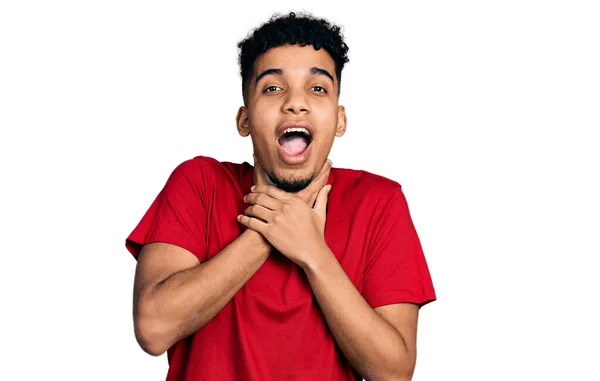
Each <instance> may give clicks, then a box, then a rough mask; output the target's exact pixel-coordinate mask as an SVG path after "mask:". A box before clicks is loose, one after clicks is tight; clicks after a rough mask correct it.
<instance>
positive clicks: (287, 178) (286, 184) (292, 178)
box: [269, 169, 316, 193]
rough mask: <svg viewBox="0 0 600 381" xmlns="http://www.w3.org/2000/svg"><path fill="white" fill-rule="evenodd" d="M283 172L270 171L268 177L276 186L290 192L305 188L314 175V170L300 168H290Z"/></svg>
mask: <svg viewBox="0 0 600 381" xmlns="http://www.w3.org/2000/svg"><path fill="white" fill-rule="evenodd" d="M283 172H285V173H280V172H279V171H278V173H276V172H275V171H272V172H271V173H269V178H270V180H271V182H272V183H273V184H274V185H275V186H276V187H278V188H280V189H282V190H284V191H286V192H290V193H296V192H299V191H301V190H302V189H304V188H306V187H307V186H308V185H309V184H310V183H311V182H312V181H313V179H314V178H315V175H316V173H315V171H308V170H301V169H291V170H285V171H283Z"/></svg>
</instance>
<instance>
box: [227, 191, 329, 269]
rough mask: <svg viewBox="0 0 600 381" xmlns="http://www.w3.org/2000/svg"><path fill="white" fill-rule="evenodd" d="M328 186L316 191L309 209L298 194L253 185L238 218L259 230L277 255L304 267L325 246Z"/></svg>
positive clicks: (311, 261)
mask: <svg viewBox="0 0 600 381" xmlns="http://www.w3.org/2000/svg"><path fill="white" fill-rule="evenodd" d="M330 190H331V185H325V186H324V187H323V188H321V190H320V191H319V193H318V195H317V199H316V202H315V205H314V207H313V208H311V207H310V206H309V205H307V203H306V202H305V201H304V200H302V199H301V198H300V197H299V196H297V195H295V194H293V193H288V192H285V191H283V190H281V189H279V188H277V187H275V186H272V185H266V184H261V185H256V186H255V187H254V190H253V191H252V193H250V194H248V195H246V197H244V201H245V202H246V203H248V204H252V205H250V206H249V207H248V208H247V209H246V210H245V212H244V213H245V215H240V216H238V221H239V222H240V223H241V224H242V225H244V226H246V227H248V228H249V229H252V230H255V231H257V232H259V233H261V234H262V235H263V236H264V237H265V238H266V239H267V240H268V241H269V242H270V243H271V244H272V245H273V246H274V247H275V248H276V249H277V250H278V251H279V252H280V253H281V254H283V255H285V256H286V257H288V258H289V259H290V260H292V261H294V262H295V263H297V264H298V265H299V266H301V267H303V268H305V267H306V266H310V264H312V263H313V262H314V260H315V259H316V255H317V253H319V252H321V251H322V250H323V249H326V248H327V244H326V243H325V238H324V231H325V219H326V207H327V199H328V195H329V191H330Z"/></svg>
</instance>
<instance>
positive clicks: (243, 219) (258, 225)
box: [237, 214, 268, 235]
mask: <svg viewBox="0 0 600 381" xmlns="http://www.w3.org/2000/svg"><path fill="white" fill-rule="evenodd" d="M237 220H238V222H239V223H240V224H242V225H244V226H246V227H247V228H249V229H252V230H255V231H257V232H259V233H261V234H262V235H264V233H266V232H267V229H268V225H267V224H266V223H264V222H262V221H261V220H259V219H258V218H254V217H248V216H245V215H243V214H240V215H239V216H237Z"/></svg>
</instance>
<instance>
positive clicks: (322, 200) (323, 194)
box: [313, 184, 331, 216]
mask: <svg viewBox="0 0 600 381" xmlns="http://www.w3.org/2000/svg"><path fill="white" fill-rule="evenodd" d="M330 191H331V184H329V185H325V186H324V187H323V188H321V190H320V191H319V194H318V195H317V201H316V202H315V207H314V208H313V210H314V211H315V212H317V214H318V215H320V216H324V215H325V214H326V209H327V200H328V199H329V192H330Z"/></svg>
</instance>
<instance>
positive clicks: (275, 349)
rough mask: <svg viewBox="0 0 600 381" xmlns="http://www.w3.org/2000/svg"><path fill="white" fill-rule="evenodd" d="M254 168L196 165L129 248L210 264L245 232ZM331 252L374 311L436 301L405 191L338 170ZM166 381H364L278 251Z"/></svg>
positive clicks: (175, 180) (183, 167)
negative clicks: (171, 249)
mask: <svg viewBox="0 0 600 381" xmlns="http://www.w3.org/2000/svg"><path fill="white" fill-rule="evenodd" d="M252 172H253V167H252V166H251V165H250V164H248V163H246V162H244V163H242V164H236V163H230V162H219V161H217V160H215V159H212V158H209V157H204V156H198V157H195V158H192V159H189V160H186V161H184V162H182V163H181V164H180V165H178V166H177V167H176V168H175V169H174V171H173V172H172V173H171V175H170V176H169V178H168V180H167V181H166V184H165V186H164V188H163V189H162V191H161V192H160V193H159V194H158V196H157V197H156V199H155V200H154V202H153V203H152V204H151V206H150V208H149V209H148V211H147V212H146V213H145V215H144V216H143V218H142V219H141V221H140V222H139V224H138V225H137V227H136V228H135V229H134V230H133V231H132V232H131V234H130V235H129V237H128V238H127V240H126V247H127V249H128V250H129V252H130V253H132V254H133V256H134V257H135V258H136V259H137V256H138V254H139V251H140V249H141V245H144V244H146V243H149V242H156V241H158V242H167V243H171V244H174V245H177V246H181V247H183V248H185V249H187V250H189V251H190V252H192V253H193V254H194V255H196V257H198V259H199V260H200V262H206V261H207V260H209V259H210V258H212V257H213V256H215V255H216V254H217V253H219V251H221V250H222V249H223V248H225V247H226V246H227V245H228V244H229V243H231V242H232V241H233V240H235V239H236V238H237V237H238V236H239V235H240V234H241V233H242V232H243V231H244V229H245V227H244V226H243V225H241V224H239V223H238V221H237V220H236V216H237V215H238V214H243V212H244V210H245V208H246V207H247V205H246V204H245V203H244V201H243V200H242V198H243V196H244V195H246V194H248V193H250V187H251V186H252V185H253V180H252ZM327 183H328V184H332V189H331V192H330V193H329V199H328V202H327V221H326V226H325V242H326V243H327V244H328V246H329V248H330V249H331V251H332V252H333V253H334V254H335V256H336V258H337V259H338V261H339V263H340V264H341V266H342V267H343V269H344V271H345V272H346V274H347V275H348V277H349V278H350V279H351V280H352V283H353V284H354V286H355V287H356V288H357V290H358V291H359V292H360V294H361V295H362V296H363V297H364V298H365V300H366V301H367V303H368V304H369V305H371V307H373V308H375V307H378V306H381V305H385V304H391V303H398V302H411V303H416V304H419V305H421V306H422V305H424V304H426V303H428V302H431V301H433V300H435V299H436V296H435V291H434V287H433V284H432V281H431V277H430V273H429V269H428V266H427V263H426V260H425V257H424V255H423V251H422V249H421V244H420V241H419V238H418V236H417V233H416V231H415V228H414V225H413V222H412V220H411V217H410V213H409V209H408V205H407V202H406V200H405V197H404V194H403V192H402V190H401V186H400V184H398V183H397V182H395V181H392V180H389V179H387V178H385V177H382V176H378V175H375V174H372V173H369V172H366V171H359V170H351V169H341V168H332V169H331V171H330V175H329V179H328V182H327ZM167 358H168V361H169V372H168V375H167V381H183V380H198V381H211V380H214V381H239V380H260V381H281V380H303V381H304V380H335V381H337V380H340V381H341V380H362V378H361V377H360V376H359V375H358V373H356V371H355V370H354V369H353V368H352V367H351V365H350V364H349V362H348V361H347V360H346V358H345V357H344V355H343V353H342V352H341V350H340V349H339V347H338V346H337V345H336V343H335V340H334V337H333V336H332V334H331V331H330V330H329V328H328V326H327V322H326V320H325V318H324V317H323V314H322V312H321V310H320V308H319V305H318V303H317V300H316V298H315V297H314V295H313V294H312V291H311V288H310V284H309V283H308V280H307V278H306V276H305V274H304V272H303V270H302V269H301V268H300V267H299V266H298V265H296V264H295V263H294V262H292V261H290V260H289V259H287V258H286V257H284V256H283V255H282V254H280V253H278V252H277V251H275V250H274V251H273V253H272V254H271V255H270V256H269V258H268V259H267V261H266V262H265V263H264V264H263V265H262V267H261V268H260V269H259V270H258V271H257V272H256V273H255V274H254V275H253V276H252V277H251V278H250V279H249V280H248V282H247V283H246V284H245V285H244V286H243V287H242V288H241V289H240V290H239V291H238V292H237V293H236V294H235V296H234V297H233V299H232V300H231V301H229V303H227V304H226V305H225V307H224V308H223V309H222V310H221V311H220V312H219V313H218V314H217V315H216V316H215V317H214V318H213V319H212V320H211V321H210V322H209V323H207V324H206V325H205V326H204V327H202V328H201V329H200V330H198V331H197V332H196V333H195V334H193V335H192V336H190V337H188V338H186V339H183V340H181V341H180V342H178V343H176V344H175V345H173V346H172V347H171V348H170V349H169V350H168V352H167Z"/></svg>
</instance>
